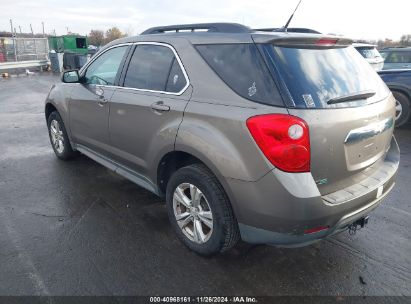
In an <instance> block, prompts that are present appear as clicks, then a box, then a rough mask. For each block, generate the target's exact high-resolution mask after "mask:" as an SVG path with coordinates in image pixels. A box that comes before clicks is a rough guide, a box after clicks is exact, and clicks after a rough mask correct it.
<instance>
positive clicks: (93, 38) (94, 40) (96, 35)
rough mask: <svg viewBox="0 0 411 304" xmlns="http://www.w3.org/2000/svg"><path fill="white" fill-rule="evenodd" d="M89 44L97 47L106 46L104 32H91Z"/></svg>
mask: <svg viewBox="0 0 411 304" xmlns="http://www.w3.org/2000/svg"><path fill="white" fill-rule="evenodd" d="M88 43H89V44H91V45H95V46H101V45H103V44H104V32H103V31H100V30H91V31H90V34H88Z"/></svg>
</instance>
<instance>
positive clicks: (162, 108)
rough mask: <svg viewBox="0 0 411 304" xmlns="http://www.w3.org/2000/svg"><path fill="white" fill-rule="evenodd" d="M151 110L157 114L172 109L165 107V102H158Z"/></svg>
mask: <svg viewBox="0 0 411 304" xmlns="http://www.w3.org/2000/svg"><path fill="white" fill-rule="evenodd" d="M151 109H152V110H154V111H155V112H168V111H170V107H169V106H168V105H165V104H164V102H162V101H158V102H155V103H153V104H152V105H151Z"/></svg>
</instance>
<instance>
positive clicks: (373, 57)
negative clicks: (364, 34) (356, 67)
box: [353, 43, 384, 71]
mask: <svg viewBox="0 0 411 304" xmlns="http://www.w3.org/2000/svg"><path fill="white" fill-rule="evenodd" d="M353 46H354V47H355V49H356V50H357V51H358V52H359V53H360V54H361V55H362V56H363V57H364V58H365V60H367V61H368V63H369V64H370V65H371V66H372V67H373V68H374V70H376V71H380V70H382V67H383V65H384V58H383V57H382V56H381V54H380V53H379V52H378V50H377V48H376V45H372V44H366V43H353Z"/></svg>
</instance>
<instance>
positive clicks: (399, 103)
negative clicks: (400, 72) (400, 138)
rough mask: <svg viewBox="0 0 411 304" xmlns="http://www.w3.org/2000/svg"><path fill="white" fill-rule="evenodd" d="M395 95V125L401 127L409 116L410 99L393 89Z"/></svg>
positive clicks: (410, 109) (410, 108)
mask: <svg viewBox="0 0 411 304" xmlns="http://www.w3.org/2000/svg"><path fill="white" fill-rule="evenodd" d="M392 94H393V95H394V97H395V100H396V104H395V126H396V127H401V126H403V125H405V124H406V123H407V122H408V121H409V120H410V117H411V101H410V99H409V98H408V97H407V96H406V95H404V94H403V93H400V92H396V91H393V92H392Z"/></svg>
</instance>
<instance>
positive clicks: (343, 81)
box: [253, 34, 395, 195]
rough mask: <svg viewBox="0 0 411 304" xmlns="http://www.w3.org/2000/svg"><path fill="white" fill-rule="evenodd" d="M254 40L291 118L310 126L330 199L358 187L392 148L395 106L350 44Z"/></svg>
mask: <svg viewBox="0 0 411 304" xmlns="http://www.w3.org/2000/svg"><path fill="white" fill-rule="evenodd" d="M289 35H290V36H291V38H289V37H287V38H284V36H283V37H281V38H278V37H277V38H274V39H272V40H270V41H264V43H262V41H261V40H264V39H265V40H267V37H266V36H265V35H261V36H263V37H266V38H264V39H262V38H261V36H260V37H259V35H255V37H253V38H254V40H255V41H256V43H257V45H258V46H259V48H260V51H261V52H262V54H264V57H265V58H266V61H267V63H268V66H269V68H270V71H271V73H272V74H273V76H274V78H275V79H276V81H277V86H279V87H280V92H281V93H282V96H283V99H284V101H285V103H286V105H287V108H288V111H289V113H290V114H291V115H295V116H298V117H300V118H302V119H304V120H305V121H306V122H307V124H308V127H309V132H310V148H311V164H310V165H311V168H310V170H311V173H312V175H313V177H314V179H315V181H316V183H317V185H318V188H319V190H320V193H321V194H322V195H326V194H329V193H332V192H335V191H338V190H340V189H342V188H346V187H349V186H352V185H354V184H355V183H357V182H358V181H359V180H361V178H364V176H366V174H364V173H365V171H367V170H371V168H370V167H371V166H372V167H373V169H374V170H375V167H378V166H379V162H382V159H383V157H384V155H385V154H386V152H387V151H388V149H389V146H390V142H391V138H392V133H393V127H394V115H395V102H394V99H393V98H392V95H391V94H390V92H389V90H388V88H387V87H386V85H385V84H384V83H383V81H382V80H381V78H380V77H379V76H378V75H377V73H376V72H375V71H374V70H373V69H372V68H371V67H370V65H369V64H367V62H366V61H364V59H363V58H362V57H361V55H360V54H359V53H358V52H357V51H356V50H355V49H354V48H353V47H352V46H350V41H349V40H346V39H339V38H335V37H324V36H320V35H308V36H301V35H299V36H297V38H295V39H293V38H292V37H293V36H292V34H289Z"/></svg>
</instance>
